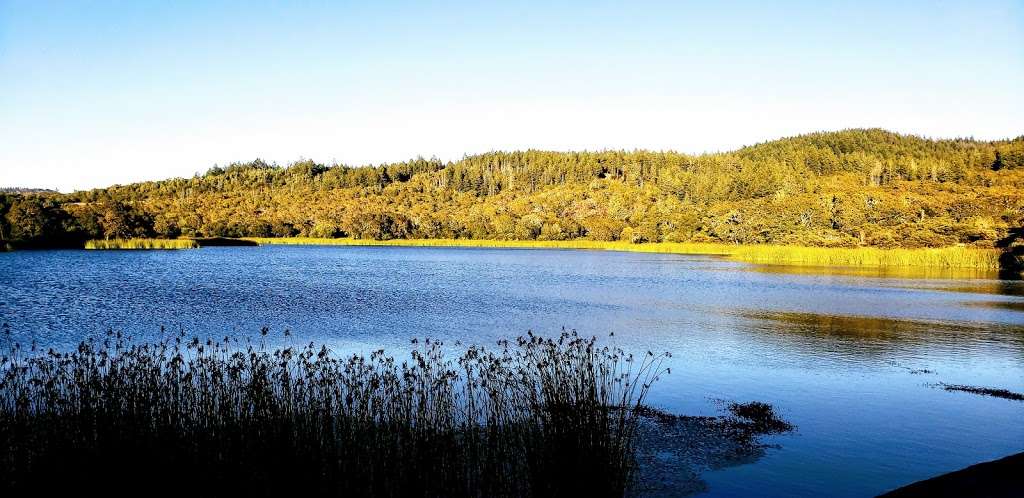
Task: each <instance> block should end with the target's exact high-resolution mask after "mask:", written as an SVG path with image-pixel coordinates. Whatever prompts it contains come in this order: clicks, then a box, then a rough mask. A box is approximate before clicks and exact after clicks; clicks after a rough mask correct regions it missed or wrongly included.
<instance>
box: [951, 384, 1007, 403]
mask: <svg viewBox="0 0 1024 498" xmlns="http://www.w3.org/2000/svg"><path fill="white" fill-rule="evenodd" d="M935 386H936V387H940V388H942V389H944V390H946V391H960V392H965V393H971V394H980V395H982V396H992V397H994V398H1002V399H1009V400H1013V401H1024V394H1021V393H1018V392H1013V391H1008V390H1006V389H998V388H991V387H979V386H967V385H963V384H946V383H945V382H940V383H938V384H936V385H935Z"/></svg>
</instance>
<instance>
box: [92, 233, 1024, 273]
mask: <svg viewBox="0 0 1024 498" xmlns="http://www.w3.org/2000/svg"><path fill="white" fill-rule="evenodd" d="M258 245H306V246H365V247H463V248H493V249H569V250H595V251H620V252H640V253H656V254H682V255H704V256H716V257H722V258H725V259H727V260H730V261H737V262H743V263H753V264H759V265H780V266H804V267H823V268H844V267H845V268H882V269H884V268H889V269H892V268H917V269H951V270H979V271H990V272H1001V271H1002V272H1005V271H1020V270H1019V268H1015V269H1011V268H1006V267H1005V264H1006V262H1005V259H1006V258H1005V255H1006V254H1007V253H1005V252H1004V251H1001V250H999V249H987V248H977V247H964V246H952V247H941V248H913V249H908V248H892V249H882V248H877V247H855V248H845V247H810V246H787V245H734V244H721V243H704V242H646V243H636V244H635V243H631V242H623V241H613V242H607V241H595V240H557V241H556V240H489V239H390V240H374V239H353V238H314V237H240V238H225V237H213V238H200V237H197V238H182V239H126V240H106V241H88V242H86V245H85V247H86V249H105V250H121V249H125V250H133V249H134V250H149V249H193V248H200V247H210V246H258Z"/></svg>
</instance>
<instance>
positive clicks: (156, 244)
mask: <svg viewBox="0 0 1024 498" xmlns="http://www.w3.org/2000/svg"><path fill="white" fill-rule="evenodd" d="M198 247H199V243H198V242H196V241H195V240H192V239H109V240H90V241H87V242H86V243H85V248H86V249H196V248H198Z"/></svg>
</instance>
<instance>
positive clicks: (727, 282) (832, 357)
mask: <svg viewBox="0 0 1024 498" xmlns="http://www.w3.org/2000/svg"><path fill="white" fill-rule="evenodd" d="M1022 296H1024V283H1022V282H1021V281H1008V280H998V279H993V278H991V276H990V275H976V274H972V275H968V276H965V275H948V274H940V275H936V274H934V273H927V272H922V273H914V272H909V271H905V272H898V273H888V274H879V273H871V272H854V271H851V272H837V271H825V270H820V271H816V270H814V269H808V268H800V269H798V270H795V271H786V269H785V268H780V267H771V268H770V269H767V268H765V267H757V266H753V265H748V264H744V263H736V262H730V261H724V260H722V259H718V258H714V257H698V256H680V255H670V254H649V253H624V252H598V251H573V250H515V249H467V248H413V247H309V246H268V247H259V248H247V247H211V248H204V249H200V250H194V251H180V252H178V251H173V252H150V251H137V252H136V251H125V252H121V251H118V252H101V251H88V252H87V251H73V250H63V251H23V252H15V253H5V254H0V322H2V323H6V324H7V325H8V326H9V329H10V331H11V333H12V335H13V337H14V339H16V340H19V341H22V342H25V343H29V342H32V341H35V342H36V343H38V344H39V346H41V347H43V348H47V347H55V348H68V347H71V346H73V345H74V344H75V343H77V342H78V341H80V340H82V339H84V338H86V337H87V336H90V335H100V334H102V333H103V332H105V331H106V330H107V329H108V328H113V329H115V330H123V331H126V332H130V333H133V334H135V335H136V336H142V337H146V336H153V337H156V336H158V335H159V333H160V327H161V326H164V327H166V329H167V330H168V331H177V330H179V329H184V330H186V331H188V332H190V333H194V334H197V335H210V336H215V337H221V336H224V335H228V334H243V333H244V334H251V333H253V332H256V331H258V330H259V329H260V328H261V327H264V326H267V327H270V328H271V330H274V331H282V330H284V329H289V330H291V332H292V336H291V337H290V338H288V339H287V340H288V341H291V342H294V343H298V344H302V343H307V342H309V341H316V342H318V343H326V344H328V345H330V346H332V347H334V348H335V349H337V350H342V351H369V350H371V349H377V348H385V349H388V350H389V351H393V352H395V353H397V354H404V352H405V351H406V350H407V349H408V341H409V339H410V338H412V337H434V338H439V339H443V340H445V341H447V342H449V343H454V341H456V340H458V341H462V342H463V343H482V344H492V343H493V342H494V341H495V340H497V339H499V338H506V337H514V336H517V335H520V334H522V333H525V332H526V330H534V331H537V332H540V333H545V334H549V335H554V334H556V333H557V332H559V331H560V330H561V329H562V327H566V328H574V329H577V330H579V331H580V332H581V333H584V334H588V335H589V334H593V335H597V336H608V334H610V333H614V334H615V337H614V338H608V339H604V340H609V341H614V342H615V343H616V344H617V345H620V346H622V347H624V348H626V349H630V350H634V351H647V350H654V351H671V352H672V353H673V354H674V357H673V358H672V360H671V364H670V365H669V366H670V367H671V368H672V374H671V375H669V376H667V377H664V378H662V380H661V381H660V382H659V383H658V384H657V385H656V386H655V388H654V390H653V393H652V398H651V399H650V401H651V403H652V404H654V405H655V406H658V407H661V408H664V409H667V410H669V411H672V412H678V413H686V414H691V415H715V414H718V413H720V410H721V406H722V400H725V401H749V400H762V401H767V402H770V403H772V404H774V405H775V406H776V408H777V409H778V410H779V411H780V412H781V414H782V415H783V416H784V417H785V418H786V419H787V420H789V421H790V422H792V423H793V424H795V425H796V426H797V431H796V432H795V433H792V434H785V435H779V436H772V437H769V438H767V440H766V442H767V443H769V444H771V445H773V447H769V448H766V450H765V451H764V452H763V454H760V455H759V457H758V458H756V459H750V460H749V461H744V462H733V463H732V464H730V465H727V466H724V467H722V468H714V469H696V470H697V471H698V473H699V478H700V479H701V480H702V481H703V485H702V486H691V487H687V488H685V489H686V490H688V491H689V490H699V491H701V492H702V496H742V495H750V494H757V495H760V496H820V495H829V496H867V495H874V494H878V493H880V492H883V491H886V490H889V489H893V488H895V487H898V486H901V485H904V484H908V483H910V482H913V481H916V480H920V479H925V478H928V477H932V476H935V475H938V474H941V473H944V472H949V471H952V470H956V469H958V468H962V467H965V466H967V465H971V464H973V463H977V462H981V461H985V460H991V459H994V458H998V457H1001V456H1005V455H1008V454H1011V453H1015V452H1019V451H1021V450H1024V425H1022V424H1020V420H1021V419H1022V418H1024V402H1018V401H1012V400H1006V399H999V398H993V397H986V396H979V395H975V394H971V393H964V392H948V391H945V390H943V389H938V388H935V387H934V386H935V385H936V384H938V383H948V384H962V385H973V386H983V387H990V388H1001V389H1008V390H1010V391H1015V392H1024V304H1022V303H1024V297H1022ZM274 337H276V338H275V339H273V340H274V341H278V342H277V343H280V341H284V340H286V339H284V338H283V337H281V336H280V335H279V334H278V335H274ZM716 467H717V466H716Z"/></svg>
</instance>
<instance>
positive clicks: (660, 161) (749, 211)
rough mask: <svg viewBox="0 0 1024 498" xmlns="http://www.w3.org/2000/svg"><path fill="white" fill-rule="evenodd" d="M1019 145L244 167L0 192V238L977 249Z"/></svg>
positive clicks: (774, 147)
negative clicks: (68, 189) (85, 187)
mask: <svg viewBox="0 0 1024 498" xmlns="http://www.w3.org/2000/svg"><path fill="white" fill-rule="evenodd" d="M1022 186H1024V137H1018V138H1016V139H1013V140H1003V141H979V140H973V139H955V140H930V139H925V138H921V137H916V136H908V135H899V134H896V133H891V132H888V131H885V130H879V129H856V130H846V131H840V132H829V133H813V134H808V135H802V136H798V137H792V138H786V139H781V140H775V141H771V142H766V143H761V144H757V145H752V146H748V147H744V148H742V149H739V150H736V151H733V152H726V153H715V154H703V155H686V154H679V153H674V152H650V151H601V152H549V151H537V150H528V151H522V152H492V153H487V154H480V155H474V156H467V157H464V158H463V159H461V160H459V161H455V162H448V163H445V162H441V161H439V160H437V159H422V158H419V159H416V160H412V161H407V162H402V163H394V164H386V165H380V166H368V167H349V166H344V165H334V166H326V165H323V164H318V163H315V162H313V161H309V160H304V161H299V162H296V163H293V164H291V165H289V166H287V167H280V166H277V165H272V164H267V163H265V162H263V161H261V160H256V161H253V162H249V163H235V164H231V165H228V166H225V167H214V168H213V169H211V170H209V171H208V172H207V173H206V174H204V175H197V176H196V177H194V178H176V179H170V180H164V181H157V182H143V183H136V184H131V185H117V186H112V187H108V188H105V189H96V190H90V191H82V192H75V193H72V194H55V193H35V194H6V195H5V194H0V215H2V216H0V220H2V222H0V240H15V241H21V242H22V243H36V244H46V243H65V244H66V243H76V242H77V243H80V242H81V241H82V240H85V239H91V238H129V237H179V236H194V237H243V236H250V237H287V236H308V237H357V238H373V239H394V238H473V239H516V240H531V239H538V240H568V239H578V238H586V239H593V240H627V241H632V242H638V243H639V242H657V241H668V242H675V241H678V242H683V241H695V242H701V241H708V242H726V243H745V244H758V243H774V244H801V245H812V246H843V247H855V246H877V247H930V246H935V247H937V246H948V245H953V244H970V245H977V246H989V247H990V246H993V245H995V244H997V243H998V242H999V241H1000V240H1002V239H1004V238H1005V237H1006V236H1007V234H1008V233H1011V231H1012V230H1014V229H1018V228H1020V227H1021V226H1022V225H1024V195H1022Z"/></svg>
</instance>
